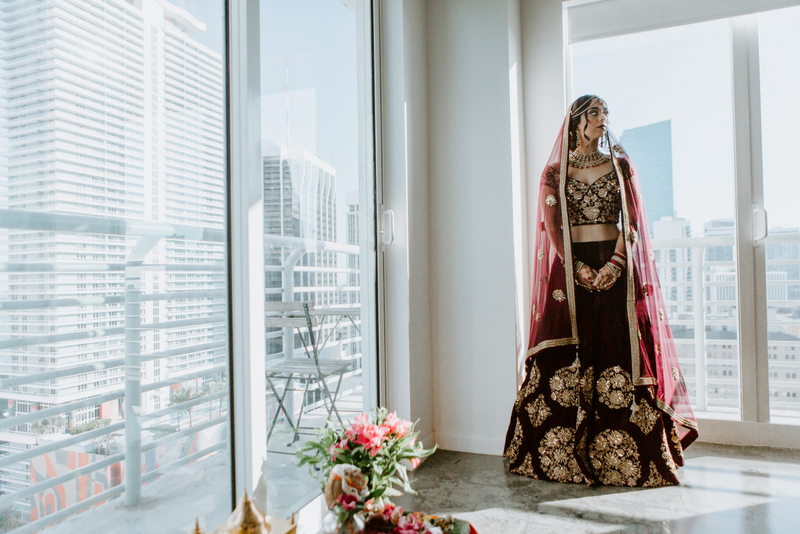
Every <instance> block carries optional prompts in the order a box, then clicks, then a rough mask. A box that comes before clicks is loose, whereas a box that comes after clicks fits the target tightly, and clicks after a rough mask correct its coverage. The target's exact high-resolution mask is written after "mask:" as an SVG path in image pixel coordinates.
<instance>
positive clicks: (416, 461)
mask: <svg viewBox="0 0 800 534" xmlns="http://www.w3.org/2000/svg"><path fill="white" fill-rule="evenodd" d="M420 462H422V460H420V459H419V458H412V459H411V469H416V468H417V467H419V464H420Z"/></svg>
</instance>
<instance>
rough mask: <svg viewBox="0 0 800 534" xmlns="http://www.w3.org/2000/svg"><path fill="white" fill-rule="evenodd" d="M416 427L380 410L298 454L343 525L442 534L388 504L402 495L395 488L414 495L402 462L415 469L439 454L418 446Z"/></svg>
mask: <svg viewBox="0 0 800 534" xmlns="http://www.w3.org/2000/svg"><path fill="white" fill-rule="evenodd" d="M415 425H416V423H414V424H412V423H411V422H410V421H405V420H403V419H400V418H399V417H397V413H395V412H392V413H389V412H388V410H386V409H385V408H376V409H375V410H373V411H372V412H371V413H370V415H369V416H368V415H367V414H361V415H359V416H357V417H356V418H355V421H354V422H353V423H352V424H351V425H350V426H348V427H346V428H343V429H336V428H332V427H327V428H323V429H320V430H319V431H318V432H317V441H309V442H308V443H306V445H305V446H304V447H303V448H302V449H301V450H299V451H298V452H297V456H298V458H299V459H300V462H299V465H305V464H308V465H309V466H311V467H312V468H313V469H312V471H311V473H312V475H314V476H315V477H317V478H319V479H321V480H322V481H323V489H324V492H325V500H326V502H327V503H328V507H329V508H330V509H331V510H332V511H333V512H334V513H335V514H336V515H337V517H338V524H339V525H347V524H348V523H350V522H351V520H353V519H358V521H360V522H363V521H364V520H365V519H366V525H367V527H368V529H369V530H372V531H377V532H394V533H397V534H411V533H412V532H413V533H415V534H416V533H419V532H429V533H430V534H442V532H443V531H442V529H441V528H440V527H438V526H435V525H434V524H433V523H432V522H431V521H430V520H428V519H425V518H422V517H421V515H420V517H418V515H419V514H405V513H404V512H403V509H402V508H400V507H396V506H394V505H393V504H392V503H391V502H389V501H388V500H385V497H391V496H396V495H402V492H401V491H399V490H398V489H397V487H401V488H402V489H403V491H407V492H409V493H414V490H412V489H411V485H410V483H409V480H408V468H407V466H406V465H405V464H404V463H403V461H404V460H407V461H408V462H409V464H410V466H411V468H412V469H414V468H416V467H417V466H418V465H419V463H420V461H421V459H422V458H425V457H426V456H430V455H431V454H433V452H434V451H435V450H436V447H433V448H432V449H424V448H423V447H422V444H421V443H419V442H417V436H418V434H419V433H418V432H415V431H414V427H415ZM315 470H317V471H316V472H315ZM356 516H358V517H356ZM370 525H373V527H370ZM415 529H416V530H415ZM425 529H427V530H425ZM467 532H468V531H467Z"/></svg>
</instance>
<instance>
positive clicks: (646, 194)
mask: <svg viewBox="0 0 800 534" xmlns="http://www.w3.org/2000/svg"><path fill="white" fill-rule="evenodd" d="M620 142H621V143H622V145H623V146H624V147H625V150H626V151H627V152H628V154H629V155H630V157H631V159H632V160H633V162H634V165H636V172H637V173H638V175H639V184H640V186H641V190H642V197H643V198H644V206H645V210H646V212H647V220H648V224H649V226H650V228H649V230H650V232H651V233H652V232H653V222H654V221H657V220H659V219H661V218H662V217H674V216H675V207H674V204H673V191H672V123H671V122H670V121H668V120H666V121H662V122H656V123H654V124H648V125H646V126H640V127H639V128H632V129H630V130H625V131H624V132H622V136H621V137H620Z"/></svg>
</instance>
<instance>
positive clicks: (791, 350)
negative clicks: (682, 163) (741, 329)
mask: <svg viewBox="0 0 800 534" xmlns="http://www.w3.org/2000/svg"><path fill="white" fill-rule="evenodd" d="M798 24H800V7H793V8H789V9H782V10H778V11H771V12H767V13H762V14H761V15H759V41H760V42H759V48H760V55H761V57H760V66H761V121H762V122H761V127H762V144H763V157H764V206H765V208H766V210H767V212H768V213H769V218H768V221H769V238H768V239H767V243H766V247H767V250H766V254H767V272H766V276H767V280H766V282H767V329H768V347H769V351H768V353H769V396H770V397H769V398H770V420H771V421H772V422H774V423H792V424H798V423H800V217H798V214H797V205H796V204H797V199H798V198H800V181H798V180H797V165H796V164H795V163H794V161H793V160H794V158H793V157H791V156H789V157H787V156H788V155H790V154H793V153H794V151H795V144H796V143H795V141H794V139H795V138H796V137H797V134H796V130H797V124H798V122H800V108H798V107H797V106H795V105H794V104H793V102H794V101H795V99H796V95H797V88H798V87H800V64H798V63H797V62H796V61H786V58H787V57H795V55H796V54H798V53H800V35H798V33H797V25H798Z"/></svg>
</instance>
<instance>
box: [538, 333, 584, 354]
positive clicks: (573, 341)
mask: <svg viewBox="0 0 800 534" xmlns="http://www.w3.org/2000/svg"><path fill="white" fill-rule="evenodd" d="M577 344H578V338H576V337H562V338H558V339H548V340H547V341H542V342H541V343H539V344H538V345H536V346H535V347H533V348H531V349H528V352H527V354H526V356H532V355H534V354H536V353H537V352H539V351H542V350H544V349H549V348H551V347H563V346H564V345H577Z"/></svg>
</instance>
